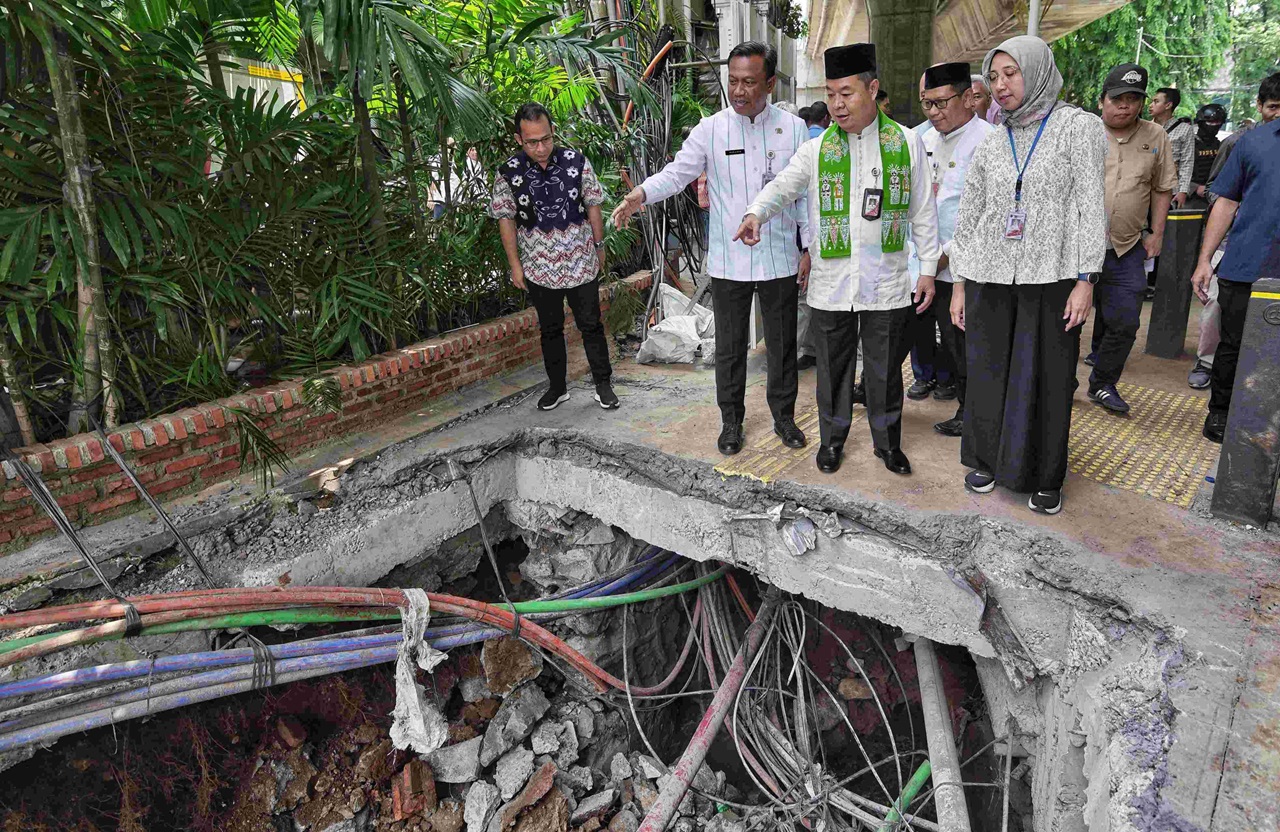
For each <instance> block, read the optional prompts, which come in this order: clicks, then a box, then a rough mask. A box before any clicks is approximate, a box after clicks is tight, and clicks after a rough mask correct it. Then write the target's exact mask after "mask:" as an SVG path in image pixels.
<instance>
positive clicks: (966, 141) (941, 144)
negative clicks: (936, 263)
mask: <svg viewBox="0 0 1280 832" xmlns="http://www.w3.org/2000/svg"><path fill="white" fill-rule="evenodd" d="M925 124H928V122H925ZM994 129H995V128H994V127H992V126H991V125H990V124H987V123H986V122H985V121H983V120H982V119H980V118H978V117H977V116H974V117H973V118H971V119H969V121H968V122H967V123H965V124H962V125H960V126H959V127H957V128H956V129H955V130H952V131H951V132H950V133H946V134H942V133H939V132H938V131H937V130H934V129H929V130H921V129H917V130H916V132H917V133H919V135H920V139H921V141H923V142H924V149H925V152H926V153H927V154H928V155H929V165H930V167H932V168H933V200H934V203H935V205H936V206H937V209H938V242H939V243H941V244H942V253H943V254H945V255H947V257H948V258H950V257H951V238H952V237H954V236H955V233H956V214H958V213H959V211H960V197H961V195H962V194H963V193H964V180H965V175H966V174H967V173H968V172H969V163H970V162H971V161H972V160H973V153H974V151H975V150H977V149H978V145H980V144H982V140H983V139H985V138H986V137H987V134H988V133H990V132H991V131H992V130H994ZM913 249H914V246H913ZM908 268H910V269H911V273H912V277H915V276H916V275H918V274H919V273H920V259H919V258H918V257H916V256H915V253H914V250H913V252H912V256H911V259H910V261H909V264H908ZM938 280H940V281H942V282H944V283H954V282H955V277H954V276H953V275H952V274H951V269H950V267H948V268H945V269H940V270H939V271H938Z"/></svg>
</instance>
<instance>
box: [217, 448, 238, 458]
mask: <svg viewBox="0 0 1280 832" xmlns="http://www.w3.org/2000/svg"><path fill="white" fill-rule="evenodd" d="M239 453H240V446H239V445H228V446H227V447H225V448H221V449H219V451H218V452H217V453H216V454H214V455H213V456H214V458H215V459H226V458H227V457H231V456H236V455H238V454H239Z"/></svg>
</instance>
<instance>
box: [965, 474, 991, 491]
mask: <svg viewBox="0 0 1280 832" xmlns="http://www.w3.org/2000/svg"><path fill="white" fill-rule="evenodd" d="M964 487H965V488H966V489H968V490H969V491H972V492H973V493H974V494H990V493H991V492H992V491H995V490H996V478H995V477H993V476H991V475H990V474H988V473H987V472H985V471H970V472H969V473H968V474H966V475H965V478H964Z"/></svg>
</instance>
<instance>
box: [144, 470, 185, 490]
mask: <svg viewBox="0 0 1280 832" xmlns="http://www.w3.org/2000/svg"><path fill="white" fill-rule="evenodd" d="M194 481H195V475H194V474H183V475H182V476H180V477H176V478H174V479H171V480H161V481H160V482H158V483H156V484H155V485H153V486H151V488H149V489H147V490H148V491H150V492H151V493H152V494H164V493H165V492H167V491H172V490H174V489H175V488H182V486H184V485H190V484H191V483H192V482H194Z"/></svg>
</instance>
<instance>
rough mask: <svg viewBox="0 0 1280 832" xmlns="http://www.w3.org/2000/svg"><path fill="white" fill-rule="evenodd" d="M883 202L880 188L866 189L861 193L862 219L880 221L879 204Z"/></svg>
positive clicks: (882, 193) (882, 192)
mask: <svg viewBox="0 0 1280 832" xmlns="http://www.w3.org/2000/svg"><path fill="white" fill-rule="evenodd" d="M883 200H884V191H883V190H881V189H880V188H867V189H866V190H865V191H863V192H862V218H863V219H864V220H878V219H880V203H881V202H882V201H883Z"/></svg>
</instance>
